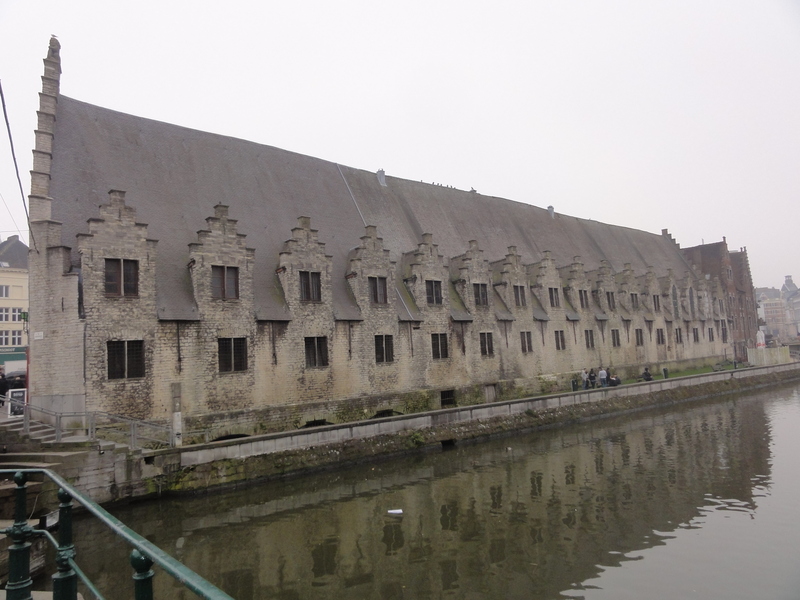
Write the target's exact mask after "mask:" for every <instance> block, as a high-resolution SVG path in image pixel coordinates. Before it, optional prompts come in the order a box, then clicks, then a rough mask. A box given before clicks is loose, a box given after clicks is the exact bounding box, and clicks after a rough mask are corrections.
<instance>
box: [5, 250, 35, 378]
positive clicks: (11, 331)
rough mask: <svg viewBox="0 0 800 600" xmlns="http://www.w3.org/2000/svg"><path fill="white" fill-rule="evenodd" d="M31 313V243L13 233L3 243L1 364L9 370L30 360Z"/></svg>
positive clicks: (17, 367) (13, 369) (14, 369)
mask: <svg viewBox="0 0 800 600" xmlns="http://www.w3.org/2000/svg"><path fill="white" fill-rule="evenodd" d="M27 313H28V247H27V246H26V245H25V244H24V243H23V242H21V241H20V240H19V236H16V235H12V236H10V237H9V238H8V239H6V240H5V241H3V242H2V243H0V366H3V369H4V371H6V372H11V371H16V370H19V367H20V366H21V365H22V364H24V361H26V356H27V355H26V350H27V346H28V332H27V323H26V322H25V317H26V316H27ZM6 363H9V366H10V367H11V368H10V369H9V368H6ZM12 363H13V364H12Z"/></svg>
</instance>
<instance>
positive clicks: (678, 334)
mask: <svg viewBox="0 0 800 600" xmlns="http://www.w3.org/2000/svg"><path fill="white" fill-rule="evenodd" d="M675 343H676V344H682V343H683V329H681V328H680V327H676V328H675Z"/></svg>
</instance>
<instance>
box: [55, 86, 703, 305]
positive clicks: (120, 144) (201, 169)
mask: <svg viewBox="0 0 800 600" xmlns="http://www.w3.org/2000/svg"><path fill="white" fill-rule="evenodd" d="M386 184H387V185H386V186H382V185H380V182H379V181H378V178H377V176H376V174H375V173H372V172H369V171H363V170H359V169H354V168H351V167H345V166H340V165H337V164H336V163H332V162H329V161H325V160H321V159H318V158H313V157H310V156H304V155H301V154H297V153H294V152H289V151H286V150H281V149H278V148H274V147H272V146H264V145H260V144H256V143H253V142H249V141H245V140H240V139H235V138H231V137H226V136H222V135H217V134H211V133H205V132H201V131H197V130H193V129H187V128H185V127H179V126H176V125H170V124H166V123H162V122H158V121H153V120H149V119H143V118H140V117H135V116H131V115H127V114H123V113H119V112H116V111H112V110H108V109H104V108H99V107H97V106H93V105H91V104H86V103H84V102H80V101H77V100H73V99H71V98H68V97H65V96H59V99H58V105H57V113H56V124H55V136H54V143H53V161H52V168H51V184H50V195H51V197H52V198H54V202H53V207H52V218H53V219H54V220H57V221H61V222H62V223H63V232H62V237H63V239H62V242H63V244H64V245H66V246H73V247H74V245H75V236H76V234H78V233H82V232H86V231H87V225H86V221H87V219H89V218H92V217H96V216H97V215H98V209H97V207H98V205H100V204H103V203H106V202H107V201H108V200H107V192H108V191H109V190H111V189H118V190H124V191H125V192H126V197H125V201H126V204H128V205H129V206H132V207H133V208H135V209H136V211H137V212H136V215H137V220H138V221H140V222H143V223H146V224H147V225H148V237H149V238H151V239H156V240H158V247H157V254H158V259H157V294H158V303H157V304H158V316H159V317H160V318H162V319H178V320H180V319H197V318H198V315H197V309H196V306H195V303H194V299H193V297H192V288H191V284H190V280H189V277H188V272H187V269H186V263H187V262H188V254H189V250H188V244H190V243H191V242H194V241H196V232H197V231H198V230H200V229H203V228H204V227H205V218H206V217H208V216H211V215H213V214H214V205H216V204H218V203H222V204H227V205H229V206H230V216H231V218H232V219H236V220H237V221H238V231H239V233H243V234H245V235H247V238H246V243H247V245H248V246H250V247H253V248H255V264H256V268H255V270H254V273H255V275H254V292H255V312H256V318H258V319H263V320H285V319H289V318H291V315H290V314H289V312H288V310H287V308H286V306H285V302H284V301H283V297H282V294H281V293H280V291H279V290H276V285H277V283H276V277H275V273H274V271H275V268H276V266H277V263H278V253H279V252H280V250H281V248H282V246H283V242H284V241H285V240H286V239H288V238H289V237H290V235H291V229H292V227H294V226H295V225H296V223H297V217H298V216H300V215H308V216H310V217H311V223H312V227H314V228H315V229H318V230H319V240H320V241H321V242H324V243H325V249H326V253H328V254H331V255H332V256H333V268H334V272H333V275H334V277H333V285H334V291H333V293H334V302H333V309H334V315H335V317H336V318H337V319H353V320H358V319H361V314H360V311H359V309H358V307H357V306H356V304H355V302H354V300H353V298H352V295H351V294H349V292H348V289H347V283H346V281H345V279H344V274H345V272H346V269H347V256H348V253H349V251H350V250H351V249H352V248H353V247H354V246H356V245H358V243H359V239H360V237H361V236H362V235H363V234H364V225H365V224H367V225H376V226H377V228H378V235H380V236H381V237H382V238H383V241H384V246H385V247H386V248H387V249H389V250H390V258H391V260H394V261H398V264H399V262H400V259H401V256H402V254H403V253H404V252H408V251H410V250H413V249H414V248H416V246H417V244H418V243H419V242H420V241H421V237H422V234H423V233H432V234H433V241H434V243H435V244H437V245H438V247H439V251H440V253H441V254H443V255H444V256H446V257H451V256H457V255H460V254H462V253H463V252H464V251H465V250H466V249H467V248H468V240H473V239H474V240H477V241H478V242H479V244H480V247H481V248H482V249H483V250H484V253H485V256H487V257H488V258H489V260H497V259H499V258H501V257H503V256H505V255H506V253H507V250H508V246H512V245H515V246H516V247H517V251H518V252H519V254H520V255H521V256H522V258H523V261H524V262H525V263H526V264H527V263H533V262H538V261H539V260H541V259H542V257H543V252H544V251H545V250H549V251H550V252H551V256H552V258H553V259H555V261H556V263H557V264H558V265H567V264H570V263H572V261H573V257H575V256H580V257H581V260H582V261H583V263H584V265H585V267H586V270H587V271H591V270H593V269H596V268H598V267H599V266H600V262H601V261H602V260H606V261H608V263H609V264H610V266H611V268H612V269H614V270H615V271H619V270H621V269H622V268H623V265H624V264H625V263H631V266H632V268H633V269H634V270H635V271H644V270H646V268H647V267H648V266H653V267H654V269H655V271H656V273H657V274H658V275H664V274H666V272H667V269H669V268H672V269H673V270H674V273H675V274H676V275H679V274H681V273H683V272H684V271H686V270H689V266H688V263H687V262H686V261H685V260H684V258H683V256H682V254H681V252H680V250H679V249H678V247H677V245H676V244H675V243H674V242H673V241H672V240H671V239H670V238H669V237H668V236H664V235H657V234H652V233H648V232H645V231H639V230H635V229H629V228H626V227H619V226H614V225H608V224H605V223H599V222H597V221H591V220H587V219H580V218H577V217H569V216H566V215H562V214H555V216H554V218H551V216H550V214H549V213H548V211H546V210H544V209H541V208H538V207H535V206H531V205H528V204H522V203H519V202H513V201H510V200H505V199H502V198H496V197H493V196H484V195H481V194H477V193H473V192H465V191H461V190H456V189H452V188H446V187H442V186H436V185H431V184H424V183H418V182H414V181H409V180H405V179H398V178H394V177H386ZM73 261H74V263H75V264H77V263H78V257H77V255H74V257H73ZM337 274H338V275H341V276H338V275H337ZM408 309H409V310H410V311H411V315H414V314H415V313H416V311H415V310H414V308H412V307H411V306H409V307H408ZM399 312H400V313H405V316H404V317H403V315H402V314H401V315H400V316H401V318H405V319H409V318H412V319H414V318H416V317H415V316H411V315H409V314H408V311H406V310H405V309H404V308H403V309H400V307H399Z"/></svg>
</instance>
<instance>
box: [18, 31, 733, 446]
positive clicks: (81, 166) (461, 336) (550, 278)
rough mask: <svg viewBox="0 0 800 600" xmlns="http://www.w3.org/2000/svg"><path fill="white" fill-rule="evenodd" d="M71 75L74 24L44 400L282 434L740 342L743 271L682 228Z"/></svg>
mask: <svg viewBox="0 0 800 600" xmlns="http://www.w3.org/2000/svg"><path fill="white" fill-rule="evenodd" d="M60 74H61V66H60V57H59V44H58V42H57V41H56V40H55V39H53V40H51V42H50V49H49V53H48V56H47V58H46V59H45V74H44V77H43V89H42V94H41V108H40V111H39V120H38V127H37V131H36V147H35V149H34V169H33V172H32V185H31V196H30V204H31V230H32V232H33V233H34V238H35V240H36V247H35V248H33V249H32V251H31V255H30V256H31V261H30V263H31V272H32V286H34V288H35V291H34V294H33V295H32V305H31V319H32V322H31V326H32V328H33V331H34V336H33V342H32V346H31V354H32V359H31V394H32V398H33V400H32V401H33V402H35V403H38V404H40V405H43V406H48V407H55V408H58V409H60V410H84V409H85V410H104V411H108V412H113V413H118V414H124V415H129V416H132V417H138V418H145V419H151V420H160V421H167V422H169V421H172V422H173V423H175V424H176V425H182V426H183V428H184V431H186V430H193V429H198V428H206V427H210V426H213V427H216V428H218V429H219V430H220V432H238V431H273V430H281V429H287V428H293V427H300V426H304V425H308V424H319V423H324V422H345V421H350V420H356V419H363V418H368V417H372V416H375V415H386V414H393V413H398V412H399V413H408V412H413V411H418V410H424V409H432V408H439V407H441V406H449V405H453V404H459V405H463V404H471V403H477V402H484V401H492V400H495V399H506V398H513V397H520V396H523V395H527V394H532V393H537V392H543V391H551V390H556V389H568V388H569V384H570V381H571V380H572V379H573V378H574V377H575V376H577V373H578V371H580V369H581V368H583V367H586V368H590V367H594V368H595V369H597V368H598V367H599V366H601V365H603V366H611V367H612V369H613V370H615V371H620V372H622V373H623V374H626V373H627V374H628V375H631V374H633V373H639V372H641V370H642V368H643V367H644V366H650V367H651V369H652V370H655V369H657V368H658V367H661V366H666V367H674V366H679V365H699V364H708V363H714V362H718V361H719V360H720V358H721V357H723V356H725V355H728V356H732V353H733V346H732V344H733V342H734V341H735V340H734V337H733V336H731V335H730V334H729V331H730V330H731V325H730V323H731V322H732V320H733V319H734V318H735V317H734V315H733V314H732V312H731V311H732V306H733V305H732V304H731V303H729V302H727V299H728V296H729V287H728V285H727V282H726V281H724V280H722V279H721V278H720V276H719V274H718V273H717V271H707V270H704V269H702V268H697V267H695V266H694V265H693V264H692V263H691V261H690V260H689V259H687V257H686V256H685V254H684V253H683V252H682V251H681V250H680V248H679V246H678V245H677V244H676V243H675V241H673V239H672V238H671V236H670V235H669V234H668V233H667V232H666V231H664V232H663V233H662V235H656V234H652V233H648V232H645V231H638V230H634V229H629V228H624V227H617V226H613V225H608V224H604V223H599V222H596V221H591V220H587V219H580V218H576V217H570V216H567V215H563V214H559V213H556V212H554V211H552V210H544V209H541V208H538V207H535V206H530V205H526V204H521V203H517V202H513V201H510V200H505V199H501V198H496V197H492V196H484V195H481V194H477V193H475V192H474V191H472V192H467V191H462V190H458V189H453V188H447V187H443V186H436V185H430V184H424V183H421V182H415V181H408V180H404V179H399V178H394V177H390V176H388V175H386V174H385V173H384V172H383V171H379V172H378V173H372V172H367V171H363V170H359V169H354V168H350V167H346V166H343V165H339V164H336V163H333V162H329V161H325V160H320V159H317V158H312V157H308V156H303V155H299V154H296V153H293V152H287V151H284V150H280V149H277V148H273V147H270V146H263V145H259V144H255V143H252V142H247V141H242V140H237V139H233V138H229V137H225V136H221V135H215V134H210V133H204V132H200V131H195V130H191V129H186V128H183V127H178V126H175V125H169V124H165V123H160V122H155V121H151V120H148V119H142V118H139V117H134V116H131V115H126V114H122V113H118V112H114V111H111V110H107V109H104V108H100V107H97V106H93V105H91V104H87V103H84V102H80V101H77V100H74V99H71V98H68V97H65V96H62V95H60V93H59V82H60ZM108 190H111V191H110V192H109V191H108ZM742 267H743V268H746V267H747V265H746V261H744V263H743V265H742ZM748 276H749V273H748Z"/></svg>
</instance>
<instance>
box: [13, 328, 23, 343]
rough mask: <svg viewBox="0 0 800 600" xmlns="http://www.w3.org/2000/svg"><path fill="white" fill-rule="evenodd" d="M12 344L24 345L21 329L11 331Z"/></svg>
mask: <svg viewBox="0 0 800 600" xmlns="http://www.w3.org/2000/svg"><path fill="white" fill-rule="evenodd" d="M11 345H12V346H22V332H21V331H20V330H19V329H17V330H16V331H12V332H11Z"/></svg>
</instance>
